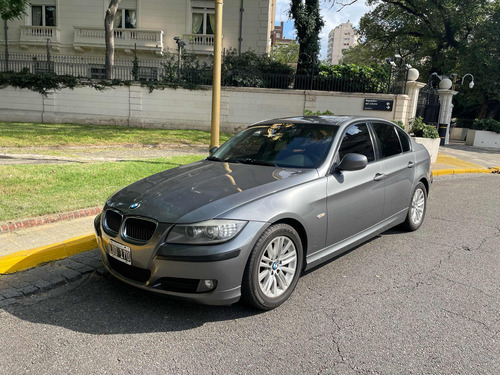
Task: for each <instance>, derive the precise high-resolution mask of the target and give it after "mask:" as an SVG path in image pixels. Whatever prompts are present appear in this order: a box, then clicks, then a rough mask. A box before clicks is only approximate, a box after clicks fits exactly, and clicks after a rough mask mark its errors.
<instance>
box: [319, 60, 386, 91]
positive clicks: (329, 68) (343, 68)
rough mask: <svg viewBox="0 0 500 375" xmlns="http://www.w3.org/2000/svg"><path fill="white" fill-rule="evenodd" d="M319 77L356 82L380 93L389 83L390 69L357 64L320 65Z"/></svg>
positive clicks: (374, 65) (383, 66) (381, 66)
mask: <svg viewBox="0 0 500 375" xmlns="http://www.w3.org/2000/svg"><path fill="white" fill-rule="evenodd" d="M319 76H320V77H326V78H342V79H352V80H355V81H356V82H357V83H359V84H360V85H364V86H366V87H372V88H374V89H375V90H376V91H380V90H382V89H384V88H386V87H387V85H388V82H389V68H388V66H386V65H377V64H372V65H370V66H364V65H356V64H340V65H320V67H319Z"/></svg>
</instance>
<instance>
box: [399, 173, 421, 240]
mask: <svg viewBox="0 0 500 375" xmlns="http://www.w3.org/2000/svg"><path fill="white" fill-rule="evenodd" d="M426 210H427V189H426V188H425V186H424V184H423V183H421V182H419V183H418V184H417V186H416V187H415V190H413V194H412V196H411V201H410V206H409V207H408V214H407V215H406V220H405V221H404V223H403V224H402V226H403V228H404V229H406V230H407V231H409V232H413V231H416V230H417V229H418V228H420V226H421V225H422V223H423V222H424V218H425V212H426Z"/></svg>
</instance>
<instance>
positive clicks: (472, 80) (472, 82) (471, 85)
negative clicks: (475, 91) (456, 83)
mask: <svg viewBox="0 0 500 375" xmlns="http://www.w3.org/2000/svg"><path fill="white" fill-rule="evenodd" d="M467 76H471V77H472V78H471V81H470V83H469V88H470V89H471V88H473V87H474V76H473V75H472V74H470V73H467V74H466V75H464V76H463V77H462V85H463V84H464V79H465V77H467Z"/></svg>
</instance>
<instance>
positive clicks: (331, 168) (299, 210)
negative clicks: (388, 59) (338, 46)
mask: <svg viewBox="0 0 500 375" xmlns="http://www.w3.org/2000/svg"><path fill="white" fill-rule="evenodd" d="M431 181H432V174H431V171H430V159H429V154H428V152H427V150H426V149H425V148H424V147H423V146H421V145H419V144H417V143H415V142H414V141H413V140H412V139H411V138H410V137H409V136H408V134H407V133H406V132H405V131H404V130H402V129H401V128H399V127H398V126H396V125H394V124H393V123H391V122H389V121H386V120H383V119H379V118H372V117H353V116H304V117H302V116H301V117H289V118H279V119H274V120H268V121H262V122H260V123H257V124H254V125H252V126H250V127H248V128H247V129H246V130H244V131H242V132H240V133H238V134H236V135H235V136H234V137H232V138H231V139H230V140H229V141H227V142H226V143H224V144H223V145H222V146H221V147H220V148H219V149H217V150H216V151H215V152H213V153H212V154H211V156H209V157H207V158H206V159H205V160H201V161H199V162H195V163H192V164H188V165H184V166H181V167H178V168H174V169H170V170H167V171H164V172H160V173H158V174H155V175H153V176H150V177H147V178H145V179H143V180H140V181H138V182H135V183H133V184H132V185H130V186H127V187H125V188H123V189H122V190H120V191H119V192H117V193H115V194H114V195H113V196H111V197H110V198H109V199H108V201H107V202H106V204H105V206H104V209H103V212H102V214H100V215H98V216H97V217H96V219H95V232H96V236H97V241H98V244H99V249H100V253H101V256H102V259H103V262H104V264H105V265H106V267H107V269H108V270H109V272H110V273H111V274H112V275H113V276H115V277H116V278H118V279H120V280H122V281H124V282H126V283H128V284H131V285H134V286H137V287H139V288H143V289H147V290H150V291H155V292H158V293H163V294H167V295H171V296H175V297H181V298H184V299H188V300H191V301H195V302H200V303H206V304H214V305H220V304H231V303H234V302H236V301H238V300H239V299H240V298H242V299H244V300H245V301H246V302H248V303H249V304H250V305H252V306H254V307H256V308H258V309H262V310H269V309H273V308H275V307H277V306H279V305H280V304H281V303H283V302H284V301H286V300H287V299H288V297H289V296H290V294H291V293H292V292H293V290H294V288H295V286H296V284H297V282H298V280H299V277H300V275H301V273H302V272H303V271H304V270H307V269H310V268H311V267H314V266H316V265H318V264H320V263H322V262H325V261H326V260H328V259H331V258H332V257H335V256H337V255H339V254H341V253H343V252H345V251H347V250H348V249H350V248H352V247H354V246H356V245H358V244H360V243H362V242H364V241H366V240H367V239H369V238H371V237H373V236H375V235H377V234H379V233H381V232H383V231H385V230H387V229H389V228H391V227H394V226H396V225H400V224H401V226H402V227H403V228H405V229H407V230H417V229H418V228H419V227H420V226H421V225H422V222H423V220H424V217H425V211H426V202H427V195H428V193H429V188H430V185H431Z"/></svg>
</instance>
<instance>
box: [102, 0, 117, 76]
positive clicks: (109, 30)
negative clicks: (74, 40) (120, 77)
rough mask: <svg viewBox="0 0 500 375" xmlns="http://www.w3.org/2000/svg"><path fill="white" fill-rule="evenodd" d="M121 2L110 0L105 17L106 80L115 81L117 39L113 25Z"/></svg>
mask: <svg viewBox="0 0 500 375" xmlns="http://www.w3.org/2000/svg"><path fill="white" fill-rule="evenodd" d="M120 1H121V0H110V2H109V6H108V9H107V10H106V16H105V17H104V38H105V40H106V78H107V79H113V65H114V64H115V37H114V33H113V24H114V21H115V15H116V11H117V10H118V4H120Z"/></svg>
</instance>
